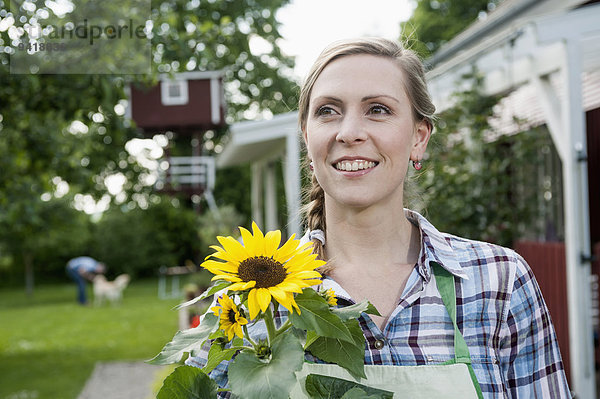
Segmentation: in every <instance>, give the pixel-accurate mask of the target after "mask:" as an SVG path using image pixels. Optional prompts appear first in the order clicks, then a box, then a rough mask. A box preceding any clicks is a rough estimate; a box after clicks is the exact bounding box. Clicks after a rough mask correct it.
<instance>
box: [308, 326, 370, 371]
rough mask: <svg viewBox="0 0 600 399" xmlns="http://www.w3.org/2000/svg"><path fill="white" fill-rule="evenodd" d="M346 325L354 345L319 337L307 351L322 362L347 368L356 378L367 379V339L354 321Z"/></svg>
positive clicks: (336, 339) (337, 339)
mask: <svg viewBox="0 0 600 399" xmlns="http://www.w3.org/2000/svg"><path fill="white" fill-rule="evenodd" d="M344 324H345V325H346V326H347V328H348V330H349V331H350V333H351V334H352V338H353V341H352V344H349V343H348V342H346V341H342V340H341V339H339V338H329V337H318V338H317V339H315V340H314V342H313V343H312V344H310V345H308V346H307V350H308V351H310V353H312V354H313V355H315V356H316V357H318V358H319V359H321V360H324V361H326V362H329V363H335V364H337V365H339V366H341V367H343V368H345V369H346V370H348V372H349V373H350V374H352V376H353V377H355V378H367V376H366V375H365V365H364V363H365V337H364V335H363V333H362V330H361V328H360V325H359V324H358V321H357V320H354V319H351V320H348V321H345V322H344ZM307 340H308V338H307Z"/></svg>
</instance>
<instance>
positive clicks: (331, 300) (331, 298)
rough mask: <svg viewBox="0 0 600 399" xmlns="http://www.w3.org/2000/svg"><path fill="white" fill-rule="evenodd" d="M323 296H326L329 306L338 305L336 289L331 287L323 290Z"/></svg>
mask: <svg viewBox="0 0 600 399" xmlns="http://www.w3.org/2000/svg"><path fill="white" fill-rule="evenodd" d="M323 297H324V298H325V300H326V301H327V303H328V304H329V306H335V305H337V297H336V296H335V291H334V290H333V288H330V289H328V290H327V291H325V292H323Z"/></svg>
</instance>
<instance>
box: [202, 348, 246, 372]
mask: <svg viewBox="0 0 600 399" xmlns="http://www.w3.org/2000/svg"><path fill="white" fill-rule="evenodd" d="M238 350H239V348H227V349H223V348H222V347H221V345H218V344H216V345H212V346H211V347H210V350H209V351H208V361H207V362H206V365H205V366H204V367H203V368H202V371H204V372H205V373H206V374H208V373H210V372H211V371H212V370H213V369H214V368H215V367H217V366H218V365H219V364H220V363H221V362H223V361H225V360H230V359H231V358H232V357H233V355H235V352H237V351H238Z"/></svg>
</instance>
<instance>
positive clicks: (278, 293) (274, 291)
mask: <svg viewBox="0 0 600 399" xmlns="http://www.w3.org/2000/svg"><path fill="white" fill-rule="evenodd" d="M269 292H270V293H271V295H273V298H275V300H276V301H277V302H279V303H281V304H283V302H282V301H285V300H286V298H287V295H288V293H287V292H285V291H284V290H283V289H281V288H280V287H278V286H275V287H269Z"/></svg>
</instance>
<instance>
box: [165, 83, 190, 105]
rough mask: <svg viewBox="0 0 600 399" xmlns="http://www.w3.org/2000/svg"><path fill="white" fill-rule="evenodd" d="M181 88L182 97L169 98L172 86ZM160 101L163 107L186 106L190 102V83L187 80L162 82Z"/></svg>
mask: <svg viewBox="0 0 600 399" xmlns="http://www.w3.org/2000/svg"><path fill="white" fill-rule="evenodd" d="M174 85H177V86H179V93H180V95H179V96H177V97H171V96H169V88H170V87H171V86H174ZM160 99H161V102H162V104H163V105H167V106H168V105H185V104H187V103H188V102H189V93H188V81H187V80H163V81H162V82H160Z"/></svg>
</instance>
